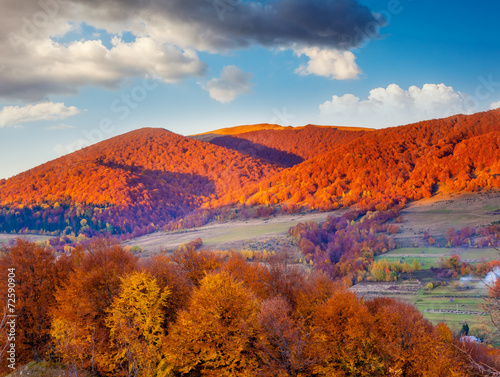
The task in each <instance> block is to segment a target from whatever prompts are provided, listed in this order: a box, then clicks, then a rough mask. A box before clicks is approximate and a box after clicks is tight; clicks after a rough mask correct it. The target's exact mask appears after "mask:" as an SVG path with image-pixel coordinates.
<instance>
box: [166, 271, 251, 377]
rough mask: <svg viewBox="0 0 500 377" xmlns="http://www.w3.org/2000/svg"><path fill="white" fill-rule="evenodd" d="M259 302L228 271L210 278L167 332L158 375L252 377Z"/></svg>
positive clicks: (204, 279)
mask: <svg viewBox="0 0 500 377" xmlns="http://www.w3.org/2000/svg"><path fill="white" fill-rule="evenodd" d="M257 313H258V304H257V301H256V299H255V298H254V295H253V293H252V292H251V291H250V290H248V289H247V288H245V286H244V285H243V283H241V282H237V281H235V279H234V278H233V277H231V275H230V274H229V273H227V272H221V273H218V274H209V275H207V276H206V277H205V278H203V279H202V280H201V282H200V286H199V287H198V288H197V289H196V290H195V291H194V292H193V296H192V300H191V303H190V305H189V307H188V309H187V310H185V311H182V312H181V313H179V315H178V317H177V321H176V322H175V323H174V324H173V326H172V327H171V328H170V330H169V334H168V338H167V342H166V345H165V351H164V355H165V359H164V361H163V362H162V364H161V366H160V371H161V373H160V375H167V373H168V371H173V372H174V373H178V374H187V373H190V374H193V375H204V376H254V375H255V373H256V372H255V370H256V368H257V361H256V359H255V357H254V356H253V354H252V351H251V350H252V348H251V343H252V342H251V340H252V339H253V338H254V337H255V332H256V323H257Z"/></svg>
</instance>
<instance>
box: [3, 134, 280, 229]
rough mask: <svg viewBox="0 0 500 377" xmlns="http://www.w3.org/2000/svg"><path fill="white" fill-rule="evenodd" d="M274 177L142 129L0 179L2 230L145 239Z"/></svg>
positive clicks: (224, 153)
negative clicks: (99, 233)
mask: <svg viewBox="0 0 500 377" xmlns="http://www.w3.org/2000/svg"><path fill="white" fill-rule="evenodd" d="M278 171H279V169H278V168H276V167H274V166H272V165H270V164H268V163H264V162H262V161H259V160H256V159H254V158H251V157H249V156H245V155H242V154H240V153H238V152H236V151H231V150H228V149H225V148H221V147H218V146H215V145H212V144H208V143H204V142H201V141H197V140H192V139H190V138H186V137H183V136H180V135H177V134H174V133H172V132H169V131H166V130H164V129H153V128H145V129H141V130H137V131H133V132H129V133H127V134H124V135H121V136H118V137H115V138H112V139H109V140H106V141H103V142H101V143H98V144H96V145H93V146H91V147H88V148H85V149H82V150H80V151H77V152H75V153H72V154H70V155H67V156H64V157H61V158H59V159H57V160H54V161H51V162H49V163H46V164H43V165H40V166H38V167H36V168H34V169H31V170H29V171H27V172H24V173H22V174H19V175H17V176H15V177H13V178H11V179H9V180H3V181H1V182H0V205H1V207H2V211H1V213H0V227H1V230H2V231H9V232H10V231H12V230H14V231H26V230H38V231H42V230H44V231H51V232H53V231H60V230H65V234H71V233H74V234H78V232H84V233H86V234H88V235H92V234H93V233H95V232H96V231H103V230H106V229H107V230H108V231H109V232H111V233H134V234H135V235H138V234H144V233H147V232H150V231H152V230H154V229H157V228H158V227H161V226H162V225H164V224H166V223H168V222H169V221H171V220H174V219H178V218H182V217H184V216H186V215H188V214H190V213H191V212H192V211H194V210H195V209H197V208H200V207H201V206H202V205H204V204H205V205H207V204H208V203H209V202H210V201H211V200H215V199H218V200H219V202H220V203H224V200H225V199H224V197H225V195H226V193H227V192H228V191H231V190H232V189H241V188H242V187H244V186H247V185H249V184H252V183H255V182H258V181H260V180H261V179H262V178H264V177H268V176H271V175H273V174H275V173H276V172H278Z"/></svg>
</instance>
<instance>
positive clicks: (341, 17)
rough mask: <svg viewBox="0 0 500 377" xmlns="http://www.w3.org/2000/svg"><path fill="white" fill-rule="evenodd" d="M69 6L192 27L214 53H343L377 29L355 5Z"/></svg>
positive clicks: (140, 1)
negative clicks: (256, 49)
mask: <svg viewBox="0 0 500 377" xmlns="http://www.w3.org/2000/svg"><path fill="white" fill-rule="evenodd" d="M72 1H73V2H79V3H82V4H85V6H86V7H87V8H88V9H89V10H92V12H93V14H94V16H96V17H100V18H111V19H114V20H116V21H123V20H124V19H126V18H127V17H137V16H138V15H140V16H142V17H145V18H148V17H153V18H156V19H157V20H158V18H161V19H163V21H164V22H167V23H168V24H170V25H171V27H172V28H175V26H179V28H183V27H186V26H190V27H191V30H193V31H194V32H195V33H196V34H197V35H196V37H195V36H193V38H192V39H193V40H198V41H201V42H200V43H201V44H205V45H207V46H208V47H209V48H215V49H217V48H220V49H232V48H244V47H248V46H251V45H255V44H259V45H262V46H265V47H290V46H294V45H297V44H300V45H302V46H316V47H323V48H336V49H344V50H346V49H350V48H353V47H356V46H358V45H359V44H360V43H362V42H363V41H364V40H365V39H366V38H367V37H372V36H373V35H370V33H368V34H367V33H366V32H365V30H370V32H371V33H373V29H374V26H380V25H381V21H380V20H379V19H377V18H376V17H375V16H374V15H373V13H372V12H371V11H370V9H368V8H367V7H366V6H363V5H361V4H360V3H358V2H357V1H355V0H274V1H256V0H254V1H243V0H105V1H99V0H72ZM169 32H170V34H175V31H173V32H172V30H171V29H170V31H169ZM183 32H186V31H185V30H183ZM194 47H199V46H194Z"/></svg>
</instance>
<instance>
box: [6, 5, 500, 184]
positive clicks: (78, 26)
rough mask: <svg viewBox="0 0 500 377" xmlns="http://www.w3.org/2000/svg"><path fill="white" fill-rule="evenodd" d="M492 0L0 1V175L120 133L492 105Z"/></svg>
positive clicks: (416, 114)
mask: <svg viewBox="0 0 500 377" xmlns="http://www.w3.org/2000/svg"><path fill="white" fill-rule="evenodd" d="M499 12H500V3H498V2H485V3H484V4H483V5H481V6H477V5H472V4H471V2H470V0H442V1H438V2H436V1H431V0H1V2H0V18H1V22H0V49H1V51H2V54H0V159H1V164H0V178H7V177H10V176H12V175H15V174H17V173H19V172H21V171H24V170H27V169H29V168H32V167H34V166H36V165H39V164H40V163H43V162H45V161H48V160H51V159H54V158H57V157H59V156H61V155H63V154H66V153H69V152H71V151H74V150H76V149H79V148H81V147H84V146H87V145H89V144H93V143H95V142H98V141H101V140H103V139H107V138H110V137H113V136H116V135H119V134H122V133H125V132H128V131H131V130H134V129H138V128H142V127H146V126H150V127H163V128H166V129H169V130H171V131H173V132H177V133H180V134H183V135H190V134H194V133H199V132H204V131H209V130H211V129H216V128H222V127H229V126H235V125H242V124H253V123H277V124H282V125H304V124H308V123H314V124H330V125H350V126H367V127H375V128H383V127H388V126H396V125H400V124H407V123H411V122H415V121H419V120H424V119H432V118H437V117H445V116H449V115H453V114H457V113H473V112H478V111H484V110H488V109H490V108H495V107H500V64H499V62H500V48H499V47H500V45H499V44H500V43H499V39H498V30H497V26H496V25H497V17H498V14H499Z"/></svg>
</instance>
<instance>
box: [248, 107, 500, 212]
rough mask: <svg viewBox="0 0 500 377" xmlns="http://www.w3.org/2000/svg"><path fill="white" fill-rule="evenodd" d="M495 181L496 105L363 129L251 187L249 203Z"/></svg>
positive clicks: (310, 203) (406, 193)
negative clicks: (352, 137) (481, 110)
mask: <svg viewBox="0 0 500 377" xmlns="http://www.w3.org/2000/svg"><path fill="white" fill-rule="evenodd" d="M496 187H500V110H492V111H489V112H484V113H478V114H474V115H457V116H452V117H449V118H445V119H438V120H430V121H424V122H419V123H415V124H411V125H407V126H400V127H394V128H386V129H382V130H376V131H373V132H367V133H365V134H364V135H362V136H361V137H359V138H356V139H355V140H353V141H351V142H350V143H346V144H341V145H340V146H338V147H337V148H335V149H333V150H331V151H329V152H326V153H323V154H320V155H318V156H316V157H313V158H311V159H308V160H306V161H304V162H303V163H301V164H299V165H296V166H294V167H292V168H290V169H286V170H283V171H282V172H280V173H278V174H277V175H276V176H274V177H272V178H270V179H269V180H267V181H265V182H261V183H259V184H258V185H256V186H254V187H253V188H248V187H247V188H245V194H246V203H247V204H248V205H255V204H270V205H282V207H285V208H286V207H287V206H292V207H295V206H299V207H301V206H307V207H310V208H316V209H321V210H331V209H335V208H339V207H341V206H344V207H348V206H350V205H352V204H354V203H359V204H360V205H362V206H369V207H370V208H378V209H382V208H387V206H389V205H390V204H391V203H392V202H403V203H404V202H406V201H408V200H418V199H421V198H424V197H429V196H431V195H432V194H433V192H435V191H436V190H438V189H440V190H449V191H456V192H457V191H479V190H482V189H489V188H496Z"/></svg>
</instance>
